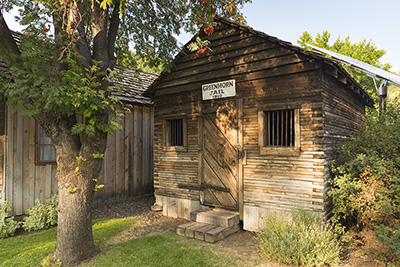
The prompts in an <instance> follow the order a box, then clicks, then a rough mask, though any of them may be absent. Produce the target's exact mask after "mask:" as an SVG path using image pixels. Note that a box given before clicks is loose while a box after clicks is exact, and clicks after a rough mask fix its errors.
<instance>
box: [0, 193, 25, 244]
mask: <svg viewBox="0 0 400 267" xmlns="http://www.w3.org/2000/svg"><path fill="white" fill-rule="evenodd" d="M10 210H11V204H10V203H9V202H8V201H5V202H3V204H2V205H0V238H4V237H7V236H12V235H14V233H15V231H16V230H17V229H18V228H19V227H20V223H19V222H16V221H14V217H9V218H7V217H8V212H9V211H10Z"/></svg>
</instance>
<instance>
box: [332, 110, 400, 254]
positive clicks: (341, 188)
mask: <svg viewBox="0 0 400 267" xmlns="http://www.w3.org/2000/svg"><path fill="white" fill-rule="evenodd" d="M332 172H333V174H334V179H333V180H332V182H331V183H332V185H333V187H332V189H331V190H330V192H329V195H330V196H331V197H332V200H333V216H332V218H331V221H332V222H334V223H337V224H341V225H343V226H346V227H350V226H358V227H367V228H370V229H374V230H376V231H377V232H376V233H377V235H378V237H379V239H380V240H381V242H382V243H383V244H385V245H386V246H388V247H390V248H392V249H393V252H394V254H396V255H397V257H398V259H400V258H399V256H400V253H399V249H398V248H399V247H400V240H399V238H398V237H399V228H400V227H399V225H400V106H399V105H398V104H390V103H389V104H388V105H387V108H386V112H385V113H384V114H378V112H377V111H370V112H369V114H368V115H367V118H366V119H365V121H364V123H363V126H362V128H361V130H360V132H359V134H358V135H357V136H355V137H353V138H352V140H351V141H349V142H346V143H345V144H343V145H342V146H341V147H340V148H339V149H338V154H337V157H336V160H335V162H334V164H333V165H332ZM396 236H397V238H396ZM396 248H397V252H396Z"/></svg>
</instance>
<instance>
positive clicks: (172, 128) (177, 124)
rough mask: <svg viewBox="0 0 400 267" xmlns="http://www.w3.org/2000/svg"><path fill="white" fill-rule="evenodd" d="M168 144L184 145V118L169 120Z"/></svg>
mask: <svg viewBox="0 0 400 267" xmlns="http://www.w3.org/2000/svg"><path fill="white" fill-rule="evenodd" d="M166 139H167V140H166V143H167V146H183V145H184V142H183V119H175V120H167V136H166Z"/></svg>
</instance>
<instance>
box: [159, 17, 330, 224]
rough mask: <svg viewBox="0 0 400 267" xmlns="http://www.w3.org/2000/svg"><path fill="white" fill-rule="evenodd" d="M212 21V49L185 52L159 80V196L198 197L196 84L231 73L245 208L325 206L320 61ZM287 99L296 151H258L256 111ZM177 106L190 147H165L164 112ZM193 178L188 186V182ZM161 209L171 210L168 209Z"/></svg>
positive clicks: (167, 113) (198, 109)
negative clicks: (296, 124)
mask: <svg viewBox="0 0 400 267" xmlns="http://www.w3.org/2000/svg"><path fill="white" fill-rule="evenodd" d="M216 29H218V30H216V32H215V33H214V34H213V35H211V36H210V37H208V39H210V41H211V48H212V50H213V52H212V53H210V54H196V53H190V54H188V55H187V56H185V57H183V58H181V59H178V60H177V61H176V62H175V63H176V67H175V68H174V70H173V71H172V72H171V73H170V74H168V75H166V76H164V77H163V79H161V81H160V82H159V83H158V84H157V85H156V90H155V97H154V100H155V110H156V111H155V194H156V196H158V198H163V197H168V198H171V199H174V198H177V199H189V200H193V201H196V200H197V201H199V195H200V193H199V190H195V189H194V188H196V186H197V187H198V186H199V161H198V159H199V152H198V150H199V148H201V140H199V136H200V135H201V133H200V132H199V125H200V124H201V122H200V120H201V118H200V117H196V114H197V115H198V114H200V112H201V103H202V100H201V85H202V84H207V83H211V82H215V81H221V80H228V79H235V80H236V86H237V89H236V90H237V95H236V97H235V98H236V99H242V100H243V111H242V113H243V117H242V118H241V120H242V123H243V127H242V128H243V139H244V140H243V147H242V149H243V150H246V151H247V164H246V165H245V166H243V170H242V171H243V174H242V175H243V179H242V182H243V185H241V186H243V191H244V195H243V196H242V200H241V202H242V203H241V205H244V207H245V211H244V212H245V215H244V216H248V217H254V216H257V217H258V215H254V214H252V212H253V213H254V211H253V210H252V208H253V207H254V208H256V209H257V212H258V208H260V207H261V208H280V209H288V208H293V207H296V206H298V205H300V206H305V207H307V208H308V209H312V210H317V211H322V209H323V199H322V192H323V160H324V159H323V156H324V153H323V139H322V138H323V131H322V102H321V100H322V96H321V91H322V88H321V81H322V78H321V77H322V71H321V66H320V65H318V64H316V63H315V62H310V60H309V59H308V58H307V57H306V56H303V55H300V54H296V53H295V52H293V51H291V50H288V49H285V48H282V47H280V46H279V45H278V44H276V43H273V42H270V41H267V40H263V39H261V38H259V37H257V36H254V35H253V34H251V33H248V32H245V31H241V30H240V29H238V28H231V27H228V26H227V25H224V24H223V25H218V27H216ZM209 101H212V100H209ZM288 103H289V104H295V105H296V106H298V107H299V108H300V125H301V129H300V131H301V145H300V146H301V155H300V156H294V157H293V156H292V157H287V156H284V155H283V156H279V155H266V156H264V155H263V156H260V147H259V140H258V135H259V133H258V132H259V129H258V123H259V122H258V112H259V111H260V110H262V109H263V108H264V107H268V105H275V106H277V107H279V105H285V104H288ZM277 104H278V105H277ZM179 114H183V115H184V116H185V117H187V118H188V122H187V124H188V147H187V151H181V152H170V151H165V147H164V144H163V138H165V137H164V136H163V128H162V127H163V118H165V117H168V116H174V115H179ZM180 184H185V187H184V188H182V187H180V186H179V185H180ZM190 186H192V189H188V187H190ZM161 202H163V200H161V201H160V204H163V205H164V207H165V206H168V205H172V206H177V203H176V201H175V202H174V203H167V202H168V201H166V202H165V203H161ZM178 204H179V203H178ZM246 207H248V208H247V209H246ZM165 208H166V209H167V210H168V209H169V208H168V207H165ZM182 212H183V211H181V210H180V209H179V208H176V210H175V211H172V213H173V214H174V215H179V214H181V213H182ZM246 212H247V215H246ZM165 214H167V215H168V211H167V212H166V213H165ZM248 221H250V220H249V219H248ZM251 221H252V220H251ZM251 223H252V222H251Z"/></svg>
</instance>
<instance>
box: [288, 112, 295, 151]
mask: <svg viewBox="0 0 400 267" xmlns="http://www.w3.org/2000/svg"><path fill="white" fill-rule="evenodd" d="M293 112H294V110H293V109H291V110H290V131H289V135H290V144H289V146H294V136H293V129H294V127H293V126H294V123H293Z"/></svg>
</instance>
